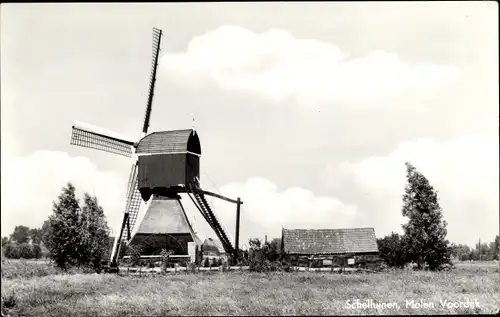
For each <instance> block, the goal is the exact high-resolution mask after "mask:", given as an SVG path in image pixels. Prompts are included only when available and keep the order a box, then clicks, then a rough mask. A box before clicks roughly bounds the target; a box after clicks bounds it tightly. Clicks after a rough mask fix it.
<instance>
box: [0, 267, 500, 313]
mask: <svg viewBox="0 0 500 317" xmlns="http://www.w3.org/2000/svg"><path fill="white" fill-rule="evenodd" d="M37 265H40V264H37ZM3 270H4V268H3V267H2V274H3V272H4V271H3ZM18 275H19V274H18ZM10 276H11V277H10V278H6V277H4V276H3V275H2V310H3V312H5V313H8V314H9V315H10V316H97V315H98V316H123V315H133V316H146V315H147V316H155V315H201V316H204V315H317V314H319V315H352V314H356V315H360V314H361V315H370V314H471V313H497V312H498V311H499V307H500V286H499V279H498V264H496V266H495V265H486V266H479V265H463V266H462V265H461V266H458V265H457V267H456V269H454V270H451V271H447V272H417V271H398V270H394V271H388V272H384V273H379V274H371V273H353V274H338V273H322V272H315V273H313V272H294V273H285V272H283V273H267V274H266V273H252V272H225V273H220V272H211V273H210V272H203V273H197V274H192V273H178V274H169V275H153V276H151V275H144V276H142V277H140V276H119V275H112V274H51V275H47V276H34V277H13V276H16V275H12V274H11V275H10ZM30 276H33V275H30ZM356 299H359V300H360V301H361V302H364V301H366V300H368V299H370V300H373V301H374V302H379V303H380V302H396V303H398V305H399V309H397V308H385V309H375V308H372V309H362V308H356V309H348V308H347V305H346V301H348V300H350V301H353V300H356ZM411 299H413V300H416V301H419V300H421V299H422V300H424V301H426V302H432V303H434V304H435V305H434V307H433V308H431V309H423V308H422V309H412V308H410V307H406V300H411ZM445 299H446V300H447V301H452V302H456V301H465V300H467V299H469V300H474V299H477V301H478V303H479V305H480V307H476V308H464V307H462V308H443V307H441V305H440V303H439V300H445Z"/></svg>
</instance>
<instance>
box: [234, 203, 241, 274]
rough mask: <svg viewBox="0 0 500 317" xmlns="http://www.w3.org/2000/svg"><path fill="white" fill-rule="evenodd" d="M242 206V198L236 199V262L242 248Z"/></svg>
mask: <svg viewBox="0 0 500 317" xmlns="http://www.w3.org/2000/svg"><path fill="white" fill-rule="evenodd" d="M240 205H241V199H240V197H238V198H237V199H236V237H234V239H235V241H234V249H235V251H236V255H235V260H237V259H238V256H239V248H240ZM235 264H236V263H235Z"/></svg>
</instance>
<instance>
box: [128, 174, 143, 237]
mask: <svg viewBox="0 0 500 317" xmlns="http://www.w3.org/2000/svg"><path fill="white" fill-rule="evenodd" d="M137 168H138V166H137V164H135V165H134V166H133V167H132V171H131V172H130V179H129V189H128V193H127V205H126V213H128V218H129V224H130V231H132V230H133V229H134V228H135V223H136V220H137V215H138V213H139V208H140V207H141V202H142V197H141V193H140V192H139V190H138V189H137ZM130 238H131V237H130V236H128V235H126V239H127V241H128V240H129V239H130Z"/></svg>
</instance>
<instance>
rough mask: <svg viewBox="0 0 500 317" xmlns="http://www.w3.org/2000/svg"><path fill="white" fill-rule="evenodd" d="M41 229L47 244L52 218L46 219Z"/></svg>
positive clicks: (44, 241) (43, 239)
mask: <svg viewBox="0 0 500 317" xmlns="http://www.w3.org/2000/svg"><path fill="white" fill-rule="evenodd" d="M40 230H41V231H42V242H43V243H44V244H47V235H48V234H49V233H50V220H45V221H44V222H43V225H42V228H41V229H40Z"/></svg>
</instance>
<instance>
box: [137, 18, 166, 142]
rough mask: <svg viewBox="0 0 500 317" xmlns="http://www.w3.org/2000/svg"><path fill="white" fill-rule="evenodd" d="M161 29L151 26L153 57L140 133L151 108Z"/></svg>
mask: <svg viewBox="0 0 500 317" xmlns="http://www.w3.org/2000/svg"><path fill="white" fill-rule="evenodd" d="M161 35H162V31H161V30H160V29H157V28H153V59H152V66H151V76H150V78H149V94H148V103H147V105H146V113H145V115H144V124H143V126H142V133H143V135H146V133H147V132H148V127H149V119H150V117H151V108H152V106H153V95H154V90H155V83H156V69H157V68H158V57H159V55H160V42H161Z"/></svg>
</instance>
